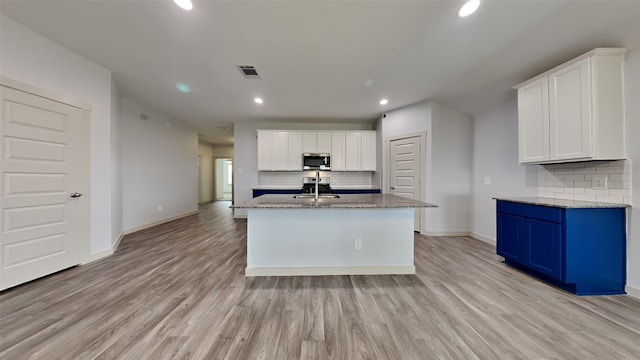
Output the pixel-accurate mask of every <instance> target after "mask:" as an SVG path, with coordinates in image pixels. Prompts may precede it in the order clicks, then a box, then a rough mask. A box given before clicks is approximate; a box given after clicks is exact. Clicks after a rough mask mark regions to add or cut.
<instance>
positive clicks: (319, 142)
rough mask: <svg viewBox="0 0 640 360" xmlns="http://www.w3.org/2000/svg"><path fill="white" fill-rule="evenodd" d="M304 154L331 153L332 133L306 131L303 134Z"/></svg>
mask: <svg viewBox="0 0 640 360" xmlns="http://www.w3.org/2000/svg"><path fill="white" fill-rule="evenodd" d="M302 152H303V153H326V154H329V153H331V132H326V131H325V132H318V131H305V132H303V133H302Z"/></svg>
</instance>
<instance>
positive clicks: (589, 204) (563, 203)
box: [494, 197, 631, 209]
mask: <svg viewBox="0 0 640 360" xmlns="http://www.w3.org/2000/svg"><path fill="white" fill-rule="evenodd" d="M494 199H495V200H501V201H508V202H514V203H521V204H529V205H541V206H550V207H559V208H565V209H587V208H628V207H631V205H628V204H615V203H606V202H597V201H579V200H565V199H554V198H544V197H514V198H507V197H505V198H503V197H494Z"/></svg>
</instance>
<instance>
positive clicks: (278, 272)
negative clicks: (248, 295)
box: [244, 266, 416, 276]
mask: <svg viewBox="0 0 640 360" xmlns="http://www.w3.org/2000/svg"><path fill="white" fill-rule="evenodd" d="M415 273H416V267H415V266H327V267H260V268H245V270H244V275H245V276H319V275H394V274H395V275H398V274H415Z"/></svg>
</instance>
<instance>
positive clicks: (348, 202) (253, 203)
mask: <svg viewBox="0 0 640 360" xmlns="http://www.w3.org/2000/svg"><path fill="white" fill-rule="evenodd" d="M232 207H233V208H235V209H319V208H325V209H394V208H423V207H424V208H426V207H438V205H434V204H429V203H426V202H423V201H418V200H412V199H407V198H403V197H400V196H395V195H391V194H352V195H351V194H350V195H340V197H338V198H319V199H318V201H317V202H316V201H315V198H313V197H311V198H301V199H300V198H294V197H293V195H290V194H289V195H262V196H259V197H256V198H253V199H251V200H249V201H246V202H244V203H241V204H235V205H233V206H232Z"/></svg>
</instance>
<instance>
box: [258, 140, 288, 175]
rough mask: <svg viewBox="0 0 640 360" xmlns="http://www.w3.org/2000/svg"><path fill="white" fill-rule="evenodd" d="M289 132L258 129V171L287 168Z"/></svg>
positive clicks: (283, 169)
mask: <svg viewBox="0 0 640 360" xmlns="http://www.w3.org/2000/svg"><path fill="white" fill-rule="evenodd" d="M288 161H289V132H288V131H271V130H258V171H286V170H288V169H289V165H288Z"/></svg>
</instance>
